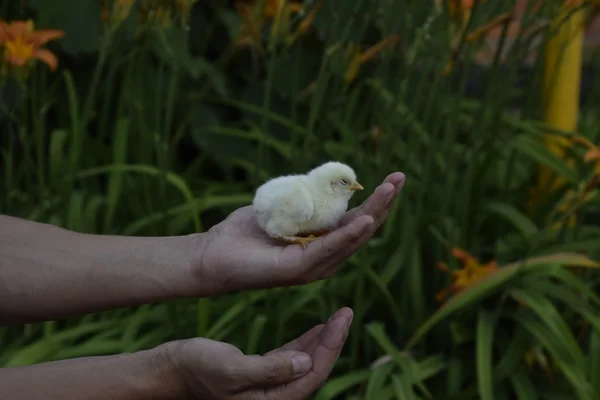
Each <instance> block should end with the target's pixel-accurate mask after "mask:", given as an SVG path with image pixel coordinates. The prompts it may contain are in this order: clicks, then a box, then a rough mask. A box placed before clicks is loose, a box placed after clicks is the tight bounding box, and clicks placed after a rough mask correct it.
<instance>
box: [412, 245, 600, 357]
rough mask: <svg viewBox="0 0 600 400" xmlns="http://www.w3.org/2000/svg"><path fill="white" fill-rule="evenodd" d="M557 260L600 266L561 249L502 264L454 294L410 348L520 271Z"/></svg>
mask: <svg viewBox="0 0 600 400" xmlns="http://www.w3.org/2000/svg"><path fill="white" fill-rule="evenodd" d="M551 264H555V265H556V264H557V265H561V266H571V267H575V266H579V267H586V268H600V263H598V262H595V261H592V260H590V259H589V258H588V257H585V256H582V255H580V254H570V253H558V254H553V255H547V256H539V257H534V258H530V259H527V260H524V261H518V262H515V263H511V264H508V265H506V266H503V267H499V268H498V270H497V271H495V272H494V273H492V274H490V275H488V276H487V277H485V278H483V279H481V280H480V281H478V282H477V283H474V284H473V285H471V286H470V287H468V288H467V289H465V290H463V291H461V292H460V293H458V294H456V295H454V296H453V297H451V298H450V300H448V301H447V302H446V303H445V304H444V305H442V307H440V308H439V309H438V311H436V312H435V313H434V314H433V315H432V316H431V317H430V318H429V319H428V320H427V321H425V323H424V324H423V325H421V327H420V328H419V329H418V330H417V332H415V333H414V334H413V335H412V337H411V338H410V339H409V341H408V342H407V344H406V347H405V348H406V350H408V349H410V348H412V347H413V346H414V345H415V344H416V343H417V342H418V341H419V340H420V339H421V338H422V337H423V336H424V335H425V334H426V333H427V332H428V331H429V330H431V328H433V327H434V326H435V325H437V324H438V323H439V322H441V321H442V320H444V319H446V318H448V317H449V316H450V315H452V314H454V313H455V312H458V311H460V310H462V309H464V308H466V307H468V306H470V305H473V304H475V303H477V302H479V301H481V300H483V299H484V298H486V297H489V296H491V295H492V294H493V293H495V292H496V291H497V290H498V289H500V288H501V287H502V286H503V285H505V284H506V283H507V282H508V281H510V280H511V279H513V278H514V277H515V276H516V275H517V274H518V273H520V272H523V273H526V272H527V271H531V270H533V271H535V270H536V269H540V268H544V267H546V268H547V267H548V265H551Z"/></svg>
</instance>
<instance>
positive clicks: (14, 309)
mask: <svg viewBox="0 0 600 400" xmlns="http://www.w3.org/2000/svg"><path fill="white" fill-rule="evenodd" d="M203 235H204V234H196V235H189V236H178V237H128V236H104V235H86V234H79V233H76V232H72V231H68V230H65V229H61V228H58V227H56V226H53V225H47V224H41V223H36V222H30V221H26V220H22V219H18V218H13V217H7V216H0V324H7V323H27V322H37V321H42V320H49V319H59V318H65V317H69V316H74V315H79V314H85V313H90V312H96V311H101V310H107V309H111V308H116V307H125V306H135V305H140V304H145V303H151V302H156V301H160V300H164V299H169V298H177V297H188V296H203V295H207V294H210V291H211V288H210V287H208V286H207V287H206V290H204V289H203V288H202V287H198V286H199V285H198V284H197V283H195V282H199V281H201V280H199V279H198V274H199V272H198V271H197V270H195V272H193V271H192V269H193V268H192V265H191V264H192V259H193V258H197V257H198V253H200V252H201V251H202V248H203V243H202V242H203ZM194 277H195V278H194ZM209 283H210V282H208V280H207V282H206V285H208V284H209Z"/></svg>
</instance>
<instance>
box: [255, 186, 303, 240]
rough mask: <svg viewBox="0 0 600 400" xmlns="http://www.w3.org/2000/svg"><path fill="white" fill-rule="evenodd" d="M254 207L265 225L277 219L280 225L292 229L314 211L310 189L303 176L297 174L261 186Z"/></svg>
mask: <svg viewBox="0 0 600 400" xmlns="http://www.w3.org/2000/svg"><path fill="white" fill-rule="evenodd" d="M254 208H255V210H256V212H257V215H258V216H259V220H262V222H263V223H264V225H268V223H269V222H273V220H274V219H276V220H277V224H278V225H287V226H288V227H289V228H290V229H291V228H292V226H294V227H295V228H298V227H299V225H300V224H302V223H304V222H306V221H308V220H309V219H310V218H311V217H312V215H313V212H314V204H313V199H312V197H311V194H310V191H309V189H308V188H307V186H306V184H305V183H304V181H303V179H302V178H301V177H295V176H284V177H279V178H275V179H273V180H271V181H269V182H267V183H266V184H264V185H263V186H261V187H260V188H259V189H258V190H257V192H256V196H255V198H254ZM282 228H283V227H282Z"/></svg>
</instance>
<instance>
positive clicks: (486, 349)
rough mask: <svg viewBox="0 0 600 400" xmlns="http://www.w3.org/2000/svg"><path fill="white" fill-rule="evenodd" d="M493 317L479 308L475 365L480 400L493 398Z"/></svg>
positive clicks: (491, 399)
mask: <svg viewBox="0 0 600 400" xmlns="http://www.w3.org/2000/svg"><path fill="white" fill-rule="evenodd" d="M494 322H495V321H494V317H493V315H491V314H490V313H489V312H487V311H485V310H483V309H481V308H480V309H479V312H478V316H477V333H476V337H477V340H476V343H477V350H476V352H477V353H476V354H477V357H476V365H477V389H478V391H479V396H481V400H493V399H494V384H493V379H492V364H493V353H492V350H493V342H494V325H495V323H494Z"/></svg>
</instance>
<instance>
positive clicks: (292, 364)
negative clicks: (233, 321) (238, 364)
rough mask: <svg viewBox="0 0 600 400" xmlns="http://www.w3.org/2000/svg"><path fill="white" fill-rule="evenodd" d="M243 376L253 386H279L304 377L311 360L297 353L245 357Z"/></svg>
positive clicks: (306, 355)
mask: <svg viewBox="0 0 600 400" xmlns="http://www.w3.org/2000/svg"><path fill="white" fill-rule="evenodd" d="M244 358H245V360H246V361H245V362H244V365H243V366H242V368H243V370H244V375H245V376H247V377H248V380H249V381H250V382H251V383H252V384H253V385H255V386H279V385H283V384H285V383H288V382H291V381H293V380H295V379H298V378H299V377H301V376H303V375H306V373H308V372H309V371H310V370H311V368H312V359H311V358H310V356H309V355H308V354H306V353H301V352H299V351H278V352H276V353H272V354H269V355H268V356H246V357H244Z"/></svg>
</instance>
